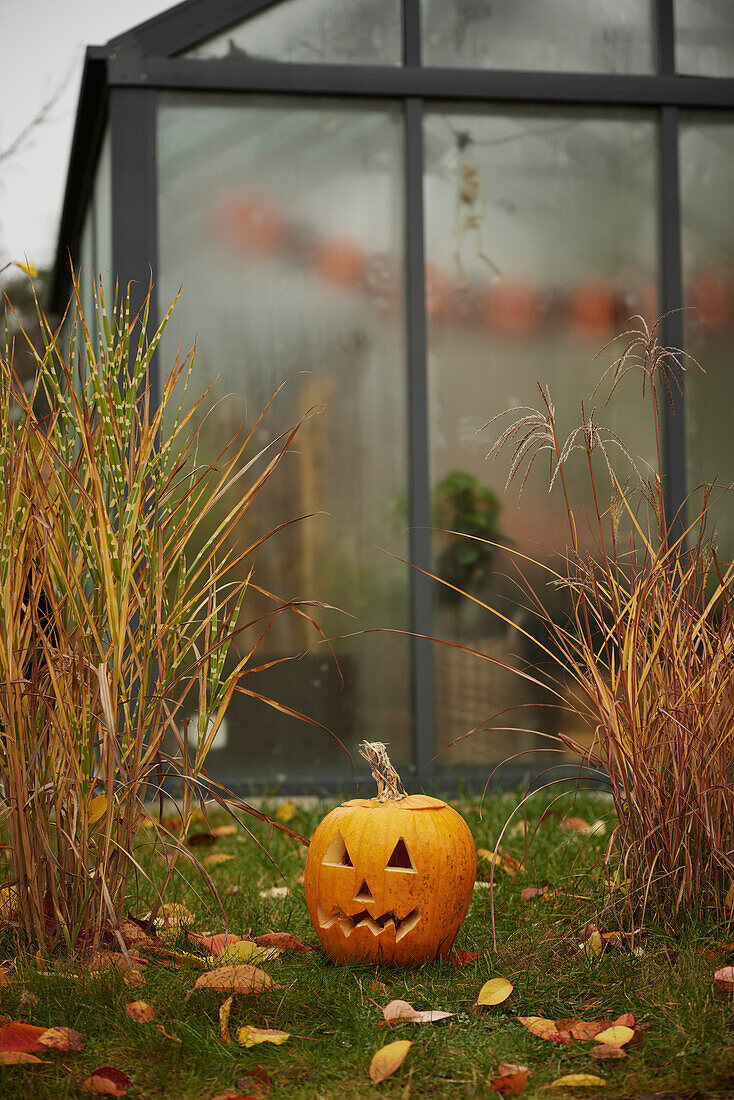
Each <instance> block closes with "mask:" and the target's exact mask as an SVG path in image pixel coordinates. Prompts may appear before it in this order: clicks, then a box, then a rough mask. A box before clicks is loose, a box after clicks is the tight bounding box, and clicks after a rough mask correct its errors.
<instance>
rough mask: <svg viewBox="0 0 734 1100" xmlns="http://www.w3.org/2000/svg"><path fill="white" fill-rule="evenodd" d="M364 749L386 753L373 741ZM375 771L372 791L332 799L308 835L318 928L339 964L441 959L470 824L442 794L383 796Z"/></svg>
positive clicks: (457, 921) (456, 914)
mask: <svg viewBox="0 0 734 1100" xmlns="http://www.w3.org/2000/svg"><path fill="white" fill-rule="evenodd" d="M365 747H366V748H368V749H372V750H382V751H383V753H384V746H382V745H379V744H375V745H369V746H365ZM363 755H365V756H366V754H365V753H363ZM384 761H387V757H386V755H385V756H384ZM370 762H371V763H372V765H373V772H374V770H375V764H374V761H373V760H371V761H370ZM387 767H388V768H389V769H390V771H391V772H392V775H393V776H394V777H395V779H397V775H396V773H395V772H394V771H393V770H392V768H391V766H390V763H389V761H387ZM376 778H378V788H380V790H379V795H378V798H356V799H352V800H351V801H350V802H345V803H343V805H341V806H338V807H337V808H336V809H335V810H332V811H331V813H329V814H327V815H326V817H325V818H324V820H323V821H322V822H321V824H320V825H319V826H318V827H317V829H316V831H315V833H314V835H313V838H312V839H311V843H310V846H309V850H308V858H307V860H306V871H305V877H304V884H305V890H306V904H307V905H308V911H309V915H310V917H311V921H312V923H313V926H314V928H315V930H316V935H317V936H318V937H319V940H320V941H321V945H322V947H323V948H324V951H325V952H326V954H327V955H328V956H329V958H330V959H332V960H333V961H334V962H339V963H341V962H345V961H347V960H354V961H357V962H366V963H385V964H387V965H388V966H413V965H416V964H418V963H421V962H426V961H429V960H432V959H439V958H445V957H446V955H448V953H449V951H450V950H451V946H452V944H453V942H454V938H455V936H456V933H457V932H458V930H459V928H460V926H461V922H462V921H463V919H464V916H465V914H466V911H467V908H468V906H469V900H470V898H471V895H472V888H473V886H474V878H475V875H476V868H477V864H476V852H475V848H474V841H473V839H472V835H471V833H470V831H469V827H468V825H467V824H466V822H465V821H464V819H463V818H462V817H461V815H460V814H458V813H457V812H456V811H455V810H453V809H452V808H451V807H450V806H448V805H447V804H446V803H445V802H442V801H441V800H440V799H439V798H431V797H429V796H427V795H421V794H416V795H406V794H405V793H404V792H403V793H400V792H399V791H398V790H397V788H395V787H393V788H392V793H391V794H388V795H386V794H385V787H384V784H383V785H382V786H381V782H380V781H381V779H384V773H381V774H380V775H379V776H378V775H377V774H376ZM397 782H398V783H399V782H400V781H399V779H397ZM401 789H402V787H401Z"/></svg>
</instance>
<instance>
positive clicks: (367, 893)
mask: <svg viewBox="0 0 734 1100" xmlns="http://www.w3.org/2000/svg"><path fill="white" fill-rule="evenodd" d="M354 900H355V901H374V900H375V899H374V898H373V897H372V891H371V890H370V888H369V886H368V885H367V882H366V880H365V879H362V885H361V886H360V888H359V890H357V893H356V894H355V895H354Z"/></svg>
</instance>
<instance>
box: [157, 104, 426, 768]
mask: <svg viewBox="0 0 734 1100" xmlns="http://www.w3.org/2000/svg"><path fill="white" fill-rule="evenodd" d="M402 145H403V136H402V115H401V112H400V110H399V108H398V107H394V106H392V105H385V104H383V103H380V104H373V103H370V102H359V101H356V102H354V103H350V104H349V105H348V106H344V105H341V104H338V103H335V102H334V101H331V100H328V99H315V100H314V99H309V100H308V101H307V102H306V103H304V101H303V100H297V99H286V98H278V99H277V100H273V99H268V98H267V97H263V98H259V99H257V98H254V97H247V98H244V97H243V98H234V97H217V96H207V97H201V96H196V97H193V96H191V97H188V96H184V95H182V96H174V95H166V96H163V97H162V106H161V110H160V118H159V180H160V209H159V225H160V278H159V300H160V302H161V305H162V307H163V305H165V303H168V302H169V301H171V300H172V299H173V297H174V295H175V293H176V291H177V290H178V287H179V285H180V283H183V284H184V294H183V297H182V299H181V302H180V304H179V306H178V307H177V309H176V311H175V312H174V315H173V320H172V323H171V328H170V330H169V332H168V334H167V341H166V344H165V348H164V352H163V357H164V360H166V359H168V360H170V359H172V357H173V355H174V354H175V352H176V349H177V348H178V345H179V341H180V342H181V344H182V346H183V347H184V348H188V347H189V346H190V345H191V343H192V341H193V340H194V337H197V339H198V343H197V354H196V369H195V376H194V381H195V389H196V391H197V393H200V392H201V390H202V388H203V387H204V386H206V385H209V384H210V383H211V384H212V385H213V387H214V388H213V391H212V395H211V396H212V400H218V399H222V398H225V400H223V401H222V402H221V403H220V404H219V405H217V408H216V410H215V411H214V412H213V413H212V415H211V416H210V417H209V418H208V420H207V421H206V423H205V425H204V428H203V433H202V458H206V459H207V460H212V459H213V458H214V457H215V456H216V454H217V453H218V451H219V449H220V447H221V446H224V445H225V444H226V442H227V440H228V439H230V438H231V437H232V436H233V435H234V432H235V430H236V427H237V426H238V425H239V424H240V423H241V422H242V421H243V420H244V419H245V418H247V421H248V423H249V424H250V425H251V424H252V423H253V422H254V419H255V418H256V415H257V414H258V413H259V412H260V410H261V409H263V408H264V407H265V404H266V403H267V401H268V400H269V399H270V398H271V397H272V395H273V394H274V393H275V391H276V389H277V388H278V386H280V385H281V383H285V387H284V389H283V390H282V392H281V393H280V394H279V395H278V397H277V399H276V400H275V402H274V405H273V407H272V408H271V410H270V411H269V412H268V413H267V415H266V417H265V419H264V421H263V423H262V425H261V426H260V427H259V428H258V430H257V432H256V437H255V441H254V443H255V444H257V446H258V447H261V446H263V445H265V443H267V442H268V441H269V440H271V439H273V438H275V437H276V436H278V434H279V433H280V432H281V431H283V430H285V429H286V428H287V427H288V426H289V425H291V424H293V423H295V422H296V421H297V420H298V419H299V418H300V417H302V416H304V415H306V414H307V413H308V410H311V409H314V408H316V409H318V408H319V407H320V406H323V409H322V411H320V412H319V414H318V415H314V416H312V417H311V418H310V419H308V420H307V421H306V423H305V424H304V425H303V427H302V428H301V430H300V432H299V436H298V442H297V444H296V448H295V450H294V452H293V453H292V454H291V455H290V456H289V458H288V460H287V461H286V462H285V463H284V465H283V466H282V467H281V468H280V470H279V471H278V472H277V473H276V475H275V476H274V478H273V479H272V481H271V482H270V483H269V484H268V485H267V486H266V487H265V489H264V491H263V493H262V494H261V496H260V497H259V498H258V506H257V507H256V508H255V509H254V510H253V511H252V512H251V513H250V515H251V516H252V519H251V520H250V526H248V527H247V529H244V527H243V530H242V531H240V532H238V535H239V536H240V537H241V538H242V539H250V540H251V539H254V538H257V537H259V536H260V535H262V534H264V533H265V532H266V531H268V530H270V529H272V528H273V527H275V526H276V524H278V523H285V522H287V521H288V520H292V519H293V518H294V517H297V516H304V515H310V514H311V513H316V514H315V515H313V516H312V517H311V518H308V519H306V520H304V521H303V522H302V523H299V524H298V525H297V526H295V527H291V528H288V529H286V530H285V531H282V532H280V533H279V534H277V535H276V536H275V537H274V538H273V539H272V540H270V541H269V542H267V543H266V544H265V545H264V546H263V547H262V549H261V550H260V551H259V552H258V553H257V555H256V558H255V564H256V569H255V574H254V580H255V582H256V583H259V584H260V585H262V586H263V587H265V588H267V589H269V590H270V591H272V592H275V593H277V594H279V595H280V596H283V597H288V598H300V599H304V598H307V599H316V600H323V601H326V602H328V603H330V604H333V605H335V606H336V607H339V608H342V609H343V610H345V611H348V612H350V613H351V614H353V615H354V616H355V618H354V619H350V618H346V617H345V616H344V615H340V614H338V613H336V612H334V611H328V610H318V609H316V610H314V611H313V612H312V613H313V615H314V616H315V617H316V618H317V620H318V621H319V623H320V624H321V626H322V627H323V629H324V630H325V631H326V632H327V634H328V635H345V634H351V633H352V632H354V631H357V630H360V629H361V628H362V627H367V626H387V627H398V628H402V629H407V628H408V581H409V577H408V569H407V567H406V566H403V565H401V564H400V562H398V561H396V560H395V559H394V558H392V557H391V556H390V554H396V555H400V556H401V557H403V558H404V557H405V556H406V554H407V535H406V527H407V524H406V522H405V518H404V512H405V509H404V501H405V499H406V494H407V458H406V455H407V442H406V415H407V414H406V389H407V382H406V367H405V324H404V315H403V285H402V282H403V274H402V272H403V244H402V242H403V232H404V230H403V190H402V189H403V183H402V159H401V158H402ZM227 395H228V396H227ZM249 454H250V452H249V451H248V456H249ZM385 551H388V553H385ZM268 608H270V605H268V606H267V607H266V606H264V604H263V606H261V605H260V604H259V603H258V602H257V601H256V598H255V597H254V595H253V597H252V599H251V600H249V601H246V610H245V616H246V617H245V619H243V621H249V620H250V619H251V618H252V617H254V616H255V615H256V614H260V613H262V614H265V613H266V612H267V611H268ZM318 641H319V637H318V634H317V633H316V631H315V630H314V629H313V628H311V627H309V624H308V623H307V622H306V621H305V620H304V619H303V618H299V617H298V616H296V615H293V614H284V615H281V616H280V617H278V618H277V620H276V621H275V622H274V623H273V625H272V628H271V629H270V631H269V632H268V633H267V635H266V637H265V638H264V640H263V642H262V644H261V647H260V649H259V651H258V658H257V660H258V662H259V661H260V658H262V660H263V661H267V660H275V659H277V658H282V657H286V656H289V655H293V654H298V653H303V652H304V651H305V655H304V656H303V657H301V659H300V660H298V661H288V662H286V663H285V664H283V665H279V666H277V667H276V668H273V669H271V670H268V671H267V672H263V673H258V674H255V675H253V676H252V677H250V678H249V679H248V684H247V686H248V687H250V688H253V689H254V690H257V691H260V692H262V693H264V694H268V695H270V694H272V697H273V698H275V699H276V700H278V701H279V702H282V703H287V704H288V705H290V706H292V707H296V708H298V709H299V710H301V711H303V712H305V713H306V714H308V715H310V716H311V717H312V718H314V719H316V720H318V721H319V722H322V723H323V724H324V725H326V726H328V727H329V728H330V729H332V730H333V731H334V732H335V733H337V734H338V736H339V737H341V738H342V740H343V741H344V742H345V743H346V744H347V745H348V746H349V747H350V748H351V749H352V750H354V749H355V747H356V744H357V743H358V741H359V740H360V739H362V738H364V737H370V738H372V737H377V736H378V735H379V738H380V739H384V740H385V741H389V742H390V743H391V752H392V753H394V756H395V758H396V760H398V761H401V762H402V763H403V764H406V763H409V761H410V760H411V758H412V717H411V700H410V667H409V644H408V639H406V638H403V637H401V636H399V635H394V634H368V635H362V636H358V637H353V638H345V639H341V640H339V639H338V638H337V640H336V641H334V643H333V645H334V649H335V652H336V654H337V656H338V659H339V663H340V666H341V672H342V675H343V678H344V682H343V684H341V683H340V680H339V674H338V671H337V670H336V668H335V665H334V660H333V658H332V657H331V655H330V652H329V649H328V647H327V646H325V645H324V644H320V645H314V644H315V643H317V642H318ZM311 646H314V648H309V647H311ZM226 737H227V738H228V742H227V743H225V740H226V738H223V739H222V740H221V741H220V742H219V745H218V747H217V748H216V749H215V751H214V753H213V755H212V758H211V764H212V774H214V775H222V776H226V777H227V778H228V779H230V780H231V779H233V778H234V779H239V780H242V781H247V780H249V779H266V780H276V779H277V778H278V777H281V776H287V777H290V778H291V779H294V780H297V781H301V780H303V781H304V782H305V781H306V780H308V779H309V778H312V779H315V780H316V781H318V780H319V779H325V778H334V777H343V778H345V779H348V778H349V777H350V775H351V769H350V767H349V764H348V762H347V760H346V757H345V756H344V754H343V753H342V752H341V750H340V749H339V748H338V746H336V745H335V744H334V742H333V741H332V740H331V739H330V738H329V736H328V734H326V733H324V732H323V731H321V730H318V729H314V728H313V727H309V726H307V725H304V724H302V723H299V722H297V721H295V720H293V719H290V718H287V717H284V716H283V715H282V714H279V713H278V712H277V711H275V710H273V709H271V708H268V707H266V706H264V705H263V704H261V703H258V702H253V701H251V700H247V699H245V698H244V697H243V696H236V697H235V699H234V700H233V702H232V705H231V707H230V710H229V712H228V730H227V734H226ZM355 756H356V753H355Z"/></svg>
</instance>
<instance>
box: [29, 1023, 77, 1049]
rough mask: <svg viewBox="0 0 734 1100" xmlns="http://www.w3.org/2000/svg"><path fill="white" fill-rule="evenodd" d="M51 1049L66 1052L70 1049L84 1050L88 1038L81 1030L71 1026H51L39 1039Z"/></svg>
mask: <svg viewBox="0 0 734 1100" xmlns="http://www.w3.org/2000/svg"><path fill="white" fill-rule="evenodd" d="M38 1041H39V1043H43V1045H44V1046H45V1047H47V1048H48V1049H49V1050H59V1051H61V1052H62V1053H65V1052H67V1051H69V1050H84V1047H85V1046H86V1044H87V1041H86V1039H85V1038H84V1036H83V1035H82V1034H81V1032H79V1031H74V1030H73V1028H70V1027H49V1028H47V1029H46V1031H44V1033H43V1035H42V1036H41V1037H40V1039H39V1040H38Z"/></svg>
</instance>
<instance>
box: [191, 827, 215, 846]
mask: <svg viewBox="0 0 734 1100" xmlns="http://www.w3.org/2000/svg"><path fill="white" fill-rule="evenodd" d="M218 839H219V838H218V837H217V834H216V833H215V832H213V831H211V830H209V831H208V832H206V833H192V834H191V836H187V837H186V843H187V844H188V846H189V848H209V847H211V845H212V844H216V843H217V840H218Z"/></svg>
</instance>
